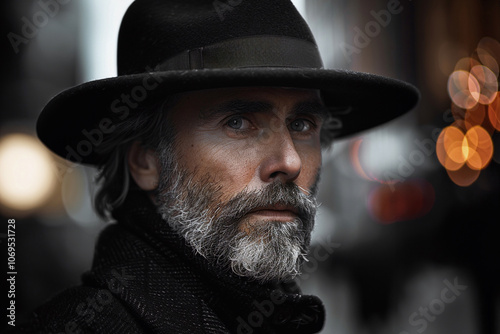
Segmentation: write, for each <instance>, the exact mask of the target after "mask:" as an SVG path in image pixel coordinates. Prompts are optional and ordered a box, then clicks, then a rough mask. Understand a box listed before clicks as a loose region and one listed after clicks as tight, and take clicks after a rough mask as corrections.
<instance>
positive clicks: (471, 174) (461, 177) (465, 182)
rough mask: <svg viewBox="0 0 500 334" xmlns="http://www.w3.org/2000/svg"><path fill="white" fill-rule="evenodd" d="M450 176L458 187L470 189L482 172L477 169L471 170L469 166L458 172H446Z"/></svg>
mask: <svg viewBox="0 0 500 334" xmlns="http://www.w3.org/2000/svg"><path fill="white" fill-rule="evenodd" d="M446 172H447V173H448V176H449V177H450V179H451V180H452V181H453V183H455V184H456V185H458V186H461V187H468V186H470V185H471V184H473V183H474V182H475V181H476V180H477V178H478V177H479V174H480V173H481V171H479V170H476V169H471V168H469V167H468V166H467V165H463V166H462V168H460V169H457V170H446Z"/></svg>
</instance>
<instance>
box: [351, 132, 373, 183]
mask: <svg viewBox="0 0 500 334" xmlns="http://www.w3.org/2000/svg"><path fill="white" fill-rule="evenodd" d="M362 142H363V139H357V140H356V141H354V143H353V144H352V146H351V164H352V166H353V167H354V170H355V171H356V173H358V175H359V176H361V177H362V178H363V179H365V180H368V181H372V178H371V177H369V176H368V175H367V174H366V172H365V170H364V169H363V166H361V161H360V159H359V149H360V147H361V143H362Z"/></svg>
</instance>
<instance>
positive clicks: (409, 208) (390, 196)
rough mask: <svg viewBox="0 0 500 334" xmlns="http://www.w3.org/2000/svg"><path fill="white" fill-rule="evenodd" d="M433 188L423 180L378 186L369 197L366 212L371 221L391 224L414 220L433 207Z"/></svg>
mask: <svg viewBox="0 0 500 334" xmlns="http://www.w3.org/2000/svg"><path fill="white" fill-rule="evenodd" d="M434 200H435V192H434V187H433V186H432V185H431V184H430V183H429V182H427V181H425V180H409V181H405V182H401V183H397V184H395V185H379V186H377V187H376V188H375V189H374V190H373V191H372V192H371V193H370V195H369V197H368V201H367V205H368V211H369V212H370V215H371V216H372V217H373V219H375V220H377V221H378V222H380V223H382V224H391V223H395V222H401V221H405V220H411V219H416V218H418V217H421V216H423V215H425V214H426V213H428V212H429V211H430V210H431V208H432V207H433V205H434Z"/></svg>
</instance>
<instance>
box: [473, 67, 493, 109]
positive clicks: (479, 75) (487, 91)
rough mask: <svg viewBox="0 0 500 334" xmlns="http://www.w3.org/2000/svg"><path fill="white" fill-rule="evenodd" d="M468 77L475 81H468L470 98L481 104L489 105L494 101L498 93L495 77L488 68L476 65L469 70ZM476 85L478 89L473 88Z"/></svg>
mask: <svg viewBox="0 0 500 334" xmlns="http://www.w3.org/2000/svg"><path fill="white" fill-rule="evenodd" d="M470 76H471V77H474V79H476V80H475V81H474V80H473V79H471V80H470V83H471V85H472V86H469V88H470V92H471V95H472V97H473V98H474V99H475V100H476V101H477V102H479V103H481V104H485V105H487V104H490V103H491V102H493V100H495V98H496V96H497V92H498V81H497V76H496V75H495V73H493V72H492V71H491V70H490V69H489V68H488V67H486V66H483V65H476V66H474V67H473V68H472V69H471V70H470ZM475 82H477V83H478V85H479V86H478V87H476V86H475ZM478 88H479V89H478Z"/></svg>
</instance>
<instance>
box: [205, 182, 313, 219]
mask: <svg viewBox="0 0 500 334" xmlns="http://www.w3.org/2000/svg"><path fill="white" fill-rule="evenodd" d="M278 205H279V206H287V207H288V206H290V207H293V208H294V209H295V210H297V215H298V218H299V219H300V220H301V222H302V223H306V222H309V221H311V220H312V219H313V218H314V215H315V214H316V210H317V206H318V205H317V202H316V199H315V196H314V195H312V194H305V193H304V192H302V191H301V189H300V187H299V186H297V185H296V184H295V183H282V182H280V181H275V182H273V183H271V184H269V185H267V186H266V187H264V188H263V189H260V190H254V191H247V190H244V191H242V192H240V193H239V194H237V195H236V196H234V197H233V198H231V199H230V200H229V201H227V202H225V203H222V204H220V205H218V206H217V208H216V209H215V212H214V214H215V216H217V217H218V219H220V220H222V221H227V222H228V223H231V222H232V223H234V220H237V221H239V220H241V219H242V218H243V217H244V216H245V215H247V214H248V213H250V212H251V211H253V210H256V209H258V208H262V207H268V206H278Z"/></svg>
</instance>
